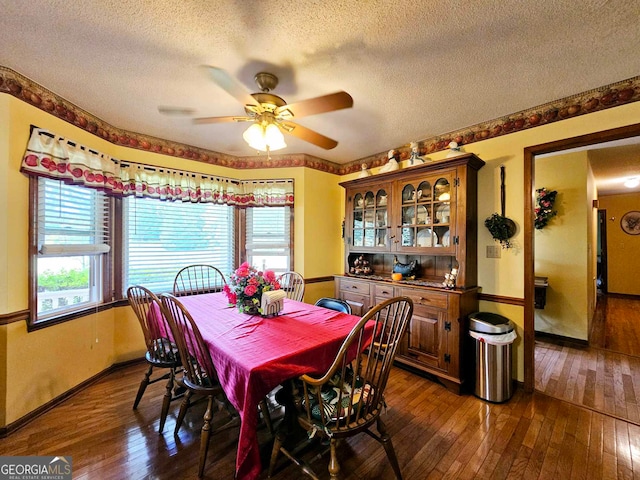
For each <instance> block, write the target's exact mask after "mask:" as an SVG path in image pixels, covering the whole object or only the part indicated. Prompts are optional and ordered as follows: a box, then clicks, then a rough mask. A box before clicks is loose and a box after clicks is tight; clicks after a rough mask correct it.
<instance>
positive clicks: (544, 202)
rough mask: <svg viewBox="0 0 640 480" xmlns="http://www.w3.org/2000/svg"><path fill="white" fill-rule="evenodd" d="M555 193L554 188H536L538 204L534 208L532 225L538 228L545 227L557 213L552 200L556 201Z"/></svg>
mask: <svg viewBox="0 0 640 480" xmlns="http://www.w3.org/2000/svg"><path fill="white" fill-rule="evenodd" d="M557 194H558V192H557V191H556V190H547V189H546V188H538V189H537V190H536V198H537V203H538V206H537V207H536V208H535V214H536V219H535V220H534V222H533V226H534V227H536V228H537V229H538V230H540V229H541V228H543V227H545V226H546V225H547V223H548V222H549V220H550V219H551V218H552V217H554V216H555V215H556V214H557V213H558V212H557V211H555V210H554V209H553V202H555V201H556V195H557Z"/></svg>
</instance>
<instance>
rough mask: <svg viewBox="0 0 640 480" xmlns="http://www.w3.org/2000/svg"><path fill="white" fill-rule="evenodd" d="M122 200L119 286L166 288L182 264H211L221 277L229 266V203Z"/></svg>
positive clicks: (232, 227)
mask: <svg viewBox="0 0 640 480" xmlns="http://www.w3.org/2000/svg"><path fill="white" fill-rule="evenodd" d="M123 202H124V203H123V205H124V208H123V228H124V230H125V231H124V235H123V255H124V258H123V285H124V289H125V291H126V289H127V288H128V287H129V286H131V285H143V286H145V287H147V288H149V289H150V290H152V291H154V292H157V293H159V292H171V291H172V290H173V281H174V279H175V276H176V274H177V273H178V271H179V270H180V269H181V268H183V267H186V266H187V265H193V264H207V265H213V266H215V267H217V268H218V269H220V271H221V272H222V273H223V274H224V275H225V277H228V276H229V274H230V273H231V272H232V271H233V267H234V265H233V260H234V247H235V245H234V243H235V242H234V238H235V225H234V210H233V207H231V206H228V205H217V204H213V203H191V202H184V203H183V202H180V201H177V202H165V201H159V200H156V199H152V198H138V197H128V198H126V199H124V201H123ZM123 293H125V292H123Z"/></svg>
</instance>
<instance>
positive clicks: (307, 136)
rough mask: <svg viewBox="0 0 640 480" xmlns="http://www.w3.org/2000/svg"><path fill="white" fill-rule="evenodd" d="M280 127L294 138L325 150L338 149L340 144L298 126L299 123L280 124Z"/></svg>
mask: <svg viewBox="0 0 640 480" xmlns="http://www.w3.org/2000/svg"><path fill="white" fill-rule="evenodd" d="M278 125H279V126H280V127H281V128H282V129H283V130H284V131H285V132H287V133H289V134H291V135H293V136H294V137H298V138H299V139H301V140H304V141H305V142H309V143H313V144H314V145H317V146H318V147H320V148H324V149H325V150H331V149H332V148H334V147H336V145H338V142H336V141H335V140H333V139H331V138H329V137H325V136H324V135H321V134H319V133H318V132H314V131H313V130H310V129H308V128H307V127H303V126H302V125H298V124H297V123H293V122H279V123H278Z"/></svg>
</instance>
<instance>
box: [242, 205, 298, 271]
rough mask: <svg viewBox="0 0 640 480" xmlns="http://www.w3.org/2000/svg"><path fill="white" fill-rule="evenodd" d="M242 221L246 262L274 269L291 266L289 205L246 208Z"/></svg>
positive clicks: (279, 269)
mask: <svg viewBox="0 0 640 480" xmlns="http://www.w3.org/2000/svg"><path fill="white" fill-rule="evenodd" d="M246 222H247V225H246V232H247V233H246V235H247V238H246V253H247V261H248V262H249V264H251V265H253V266H254V267H257V268H258V269H261V270H266V269H270V270H273V271H275V272H276V273H284V272H286V271H288V270H291V244H292V241H291V209H290V207H263V208H247V212H246Z"/></svg>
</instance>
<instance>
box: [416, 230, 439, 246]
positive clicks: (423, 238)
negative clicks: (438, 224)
mask: <svg viewBox="0 0 640 480" xmlns="http://www.w3.org/2000/svg"><path fill="white" fill-rule="evenodd" d="M434 239H435V236H434V233H433V231H432V230H431V229H430V228H419V229H418V234H417V235H416V245H417V246H418V247H432V246H433V245H434V243H435V241H434Z"/></svg>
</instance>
